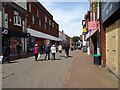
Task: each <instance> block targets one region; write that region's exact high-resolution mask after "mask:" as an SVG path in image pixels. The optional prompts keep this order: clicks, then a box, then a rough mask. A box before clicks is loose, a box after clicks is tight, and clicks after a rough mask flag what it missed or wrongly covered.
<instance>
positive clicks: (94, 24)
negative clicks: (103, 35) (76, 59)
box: [88, 21, 100, 30]
mask: <svg viewBox="0 0 120 90" xmlns="http://www.w3.org/2000/svg"><path fill="white" fill-rule="evenodd" d="M98 29H100V24H99V22H97V21H91V22H88V30H98Z"/></svg>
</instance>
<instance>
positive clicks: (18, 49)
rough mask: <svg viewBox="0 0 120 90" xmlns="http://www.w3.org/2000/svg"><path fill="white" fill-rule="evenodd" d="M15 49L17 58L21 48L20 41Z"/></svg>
mask: <svg viewBox="0 0 120 90" xmlns="http://www.w3.org/2000/svg"><path fill="white" fill-rule="evenodd" d="M16 49H17V55H18V56H19V58H20V53H21V50H22V47H21V45H20V43H17V45H16Z"/></svg>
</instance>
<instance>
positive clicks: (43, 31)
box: [27, 2, 61, 48]
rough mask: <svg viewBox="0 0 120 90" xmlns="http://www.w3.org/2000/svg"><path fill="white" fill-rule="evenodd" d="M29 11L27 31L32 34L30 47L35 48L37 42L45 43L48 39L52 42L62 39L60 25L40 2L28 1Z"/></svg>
mask: <svg viewBox="0 0 120 90" xmlns="http://www.w3.org/2000/svg"><path fill="white" fill-rule="evenodd" d="M27 11H28V17H27V20H28V21H27V31H28V33H30V35H31V37H30V38H31V44H30V48H33V47H34V44H35V43H38V44H45V43H46V40H50V41H51V42H52V43H55V42H56V41H60V40H61V39H59V25H58V24H57V23H56V22H55V21H54V20H53V16H52V15H51V14H50V13H49V12H48V11H47V10H46V9H45V8H44V7H43V6H42V5H41V3H40V2H27Z"/></svg>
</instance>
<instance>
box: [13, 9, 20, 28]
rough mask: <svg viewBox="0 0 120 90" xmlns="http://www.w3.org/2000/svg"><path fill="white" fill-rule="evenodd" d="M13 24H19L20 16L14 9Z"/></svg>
mask: <svg viewBox="0 0 120 90" xmlns="http://www.w3.org/2000/svg"><path fill="white" fill-rule="evenodd" d="M14 25H17V26H21V17H20V16H19V15H18V12H17V11H14Z"/></svg>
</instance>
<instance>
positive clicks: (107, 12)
mask: <svg viewBox="0 0 120 90" xmlns="http://www.w3.org/2000/svg"><path fill="white" fill-rule="evenodd" d="M101 8H102V23H104V22H105V21H106V20H107V19H108V18H109V17H110V16H111V15H112V14H113V13H115V11H117V10H118V9H119V8H120V1H119V2H102V3H101Z"/></svg>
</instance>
